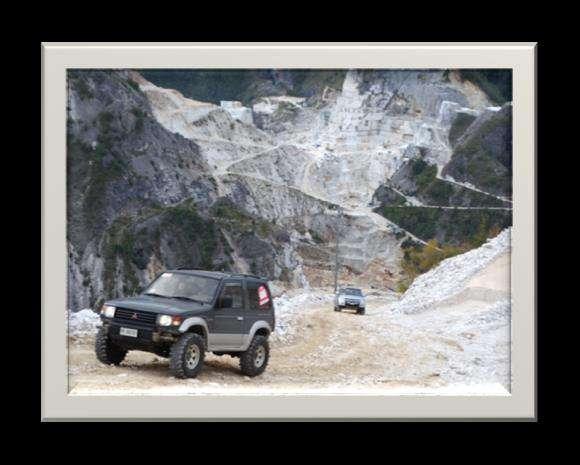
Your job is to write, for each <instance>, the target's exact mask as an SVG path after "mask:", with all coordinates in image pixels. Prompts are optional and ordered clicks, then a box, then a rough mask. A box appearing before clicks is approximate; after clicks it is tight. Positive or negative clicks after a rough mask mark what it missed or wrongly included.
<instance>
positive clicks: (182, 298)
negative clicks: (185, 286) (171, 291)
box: [171, 295, 205, 304]
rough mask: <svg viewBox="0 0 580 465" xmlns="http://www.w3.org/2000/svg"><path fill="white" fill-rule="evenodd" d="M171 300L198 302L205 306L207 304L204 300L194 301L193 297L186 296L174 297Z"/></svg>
mask: <svg viewBox="0 0 580 465" xmlns="http://www.w3.org/2000/svg"><path fill="white" fill-rule="evenodd" d="M171 298H172V299H179V300H189V301H191V302H197V303H199V304H205V302H204V301H203V300H199V299H192V298H191V297H186V296H184V295H172V296H171Z"/></svg>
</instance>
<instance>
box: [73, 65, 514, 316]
mask: <svg viewBox="0 0 580 465" xmlns="http://www.w3.org/2000/svg"><path fill="white" fill-rule="evenodd" d="M301 73H302V74H301ZM178 77H179V82H181V83H182V85H183V83H184V82H185V81H184V77H183V76H182V75H179V76H178ZM197 78H199V76H198V77H197ZM197 78H196V79H197ZM250 81H251V82H250ZM250 81H248V82H249V84H248V86H247V87H246V88H244V89H243V92H244V95H245V98H244V105H242V104H237V103H235V102H222V104H221V105H218V104H217V103H218V102H219V101H220V100H225V99H219V98H213V97H212V101H213V102H215V103H209V102H202V101H196V100H192V99H189V98H186V97H184V96H183V95H182V94H181V93H180V92H178V91H176V90H174V89H167V88H163V87H159V86H157V85H154V84H152V83H151V82H150V81H148V80H146V79H145V78H144V77H143V76H142V75H140V74H138V73H136V72H131V71H76V72H71V73H70V74H69V79H68V83H69V109H68V121H69V123H68V172H69V176H68V179H69V181H68V182H69V184H68V186H67V187H68V201H69V211H68V215H69V216H68V225H69V228H68V243H69V296H70V297H69V305H70V308H72V309H79V308H83V307H87V306H94V305H98V303H99V300H100V299H102V298H109V297H112V296H116V295H120V294H128V293H131V292H134V291H135V290H136V289H138V288H139V287H141V286H143V285H144V284H146V283H147V281H148V280H150V279H151V277H152V276H154V275H155V274H156V273H157V272H158V271H160V270H162V269H163V268H167V267H174V266H179V265H184V266H201V267H205V268H213V269H232V270H238V271H242V272H255V273H259V274H265V275H267V276H268V277H269V278H270V279H272V280H275V281H280V283H285V284H286V285H293V286H306V285H308V284H309V283H310V284H312V285H318V284H324V283H327V282H329V281H330V280H331V279H332V273H333V270H332V267H333V263H334V256H335V251H336V249H335V248H336V242H337V240H338V244H339V251H340V253H339V255H340V259H341V263H342V268H341V269H342V272H343V274H344V279H347V280H349V281H351V282H353V283H356V282H357V280H358V281H364V282H365V283H370V284H373V285H376V286H388V285H390V284H392V281H393V280H394V279H395V278H396V276H397V274H398V272H399V261H400V258H401V254H402V249H401V244H402V242H403V241H405V240H406V239H407V238H412V239H413V240H415V241H417V242H421V240H422V239H429V238H427V237H425V238H421V237H417V236H416V235H415V234H414V233H413V231H411V230H408V231H405V230H404V229H403V228H402V227H401V224H402V223H405V224H412V222H409V221H407V219H405V218H403V219H401V218H400V215H399V216H396V215H395V216H396V218H395V219H396V220H397V221H394V219H393V218H394V216H393V215H391V214H388V215H386V214H385V210H384V207H394V206H396V207H405V208H411V207H412V206H417V205H419V206H426V207H431V206H447V207H458V206H459V207H465V208H467V207H474V206H476V207H478V208H488V207H493V206H495V207H502V208H508V207H506V204H505V203H504V202H505V201H504V200H502V199H500V198H497V197H499V196H500V195H499V194H502V195H504V194H506V195H507V192H506V191H505V189H491V190H490V191H489V192H488V191H485V189H487V188H489V187H490V186H491V184H490V183H489V181H485V180H482V179H480V177H479V173H478V171H477V170H475V169H473V166H474V164H473V161H472V158H474V157H475V159H477V160H480V159H482V158H485V157H486V156H487V157H488V158H489V160H488V158H485V160H486V163H487V165H486V166H488V165H489V166H491V168H490V170H489V173H491V174H489V173H488V172H486V177H489V176H492V177H493V176H495V173H497V174H498V175H499V176H504V178H505V176H507V175H506V172H505V171H502V172H501V173H500V171H501V170H499V168H497V166H496V165H494V163H495V162H496V161H497V162H498V163H500V164H502V166H504V167H505V168H506V170H507V165H509V167H510V169H511V158H508V157H507V156H506V154H505V153H503V152H502V153H500V152H501V151H500V150H492V151H491V155H489V156H488V155H485V154H487V153H488V152H486V151H485V150H486V149H485V148H483V149H481V153H479V152H478V153H479V154H476V155H475V156H474V155H473V154H472V152H469V151H468V150H465V146H467V147H469V146H470V144H473V142H472V141H473V140H478V141H482V144H484V145H485V146H486V145H487V144H492V145H493V146H494V147H498V146H499V145H501V143H502V141H503V140H504V139H502V137H504V136H505V135H506V133H505V132H501V130H500V129H498V128H499V125H495V126H493V127H491V128H490V124H491V123H489V121H490V118H491V120H493V121H495V119H494V118H495V117H496V116H499V115H504V110H503V109H502V110H501V111H496V110H497V109H496V108H493V109H491V110H490V109H488V108H489V107H491V103H490V101H489V99H488V97H487V95H486V94H485V93H484V92H483V91H482V90H480V88H479V87H477V86H475V85H474V84H472V83H470V82H469V81H465V80H462V79H460V77H459V76H458V75H457V73H454V72H445V71H432V70H417V71H364V72H359V71H349V72H346V73H345V72H322V73H319V74H316V73H314V74H312V73H311V74H308V73H306V74H305V72H296V73H293V72H290V71H288V72H281V73H279V74H264V75H262V74H260V76H259V78H258V79H257V80H250ZM196 82H197V81H196ZM244 82H245V81H244ZM268 83H269V84H268ZM269 89H270V90H272V89H275V93H274V94H272V95H268V93H267V91H268V90H269ZM292 92H295V93H296V94H295V95H292ZM212 95H213V94H212ZM224 97H226V98H228V99H229V98H231V96H230V95H224ZM250 108H251V110H250ZM506 108H507V107H506ZM489 115H492V116H491V117H490V116H489ZM486 121H487V123H486ZM504 123H505V122H504ZM504 123H502V124H504ZM501 127H504V126H501ZM510 150H511V148H510ZM510 153H511V152H510ZM490 160H492V161H490ZM478 163H479V162H478ZM478 166H479V165H478ZM509 173H510V174H509V175H510V176H511V171H510V172H509ZM488 175H489V176H488ZM455 176H457V177H458V179H455ZM504 180H505V179H504ZM502 182H503V181H502ZM472 184H473V185H474V186H477V187H474V186H472ZM504 184H505V183H504ZM504 184H502V185H504ZM481 191H484V192H481ZM398 213H400V212H399V211H397V214H398ZM385 216H386V217H385ZM439 237H442V236H441V234H440V235H439Z"/></svg>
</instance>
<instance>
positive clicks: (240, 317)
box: [236, 316, 244, 321]
mask: <svg viewBox="0 0 580 465" xmlns="http://www.w3.org/2000/svg"><path fill="white" fill-rule="evenodd" d="M236 320H238V321H244V317H243V316H239V317H237V318H236Z"/></svg>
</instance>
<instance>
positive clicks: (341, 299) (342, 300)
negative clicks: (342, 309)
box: [338, 296, 344, 305]
mask: <svg viewBox="0 0 580 465" xmlns="http://www.w3.org/2000/svg"><path fill="white" fill-rule="evenodd" d="M338 305H344V297H343V296H340V297H339V298H338Z"/></svg>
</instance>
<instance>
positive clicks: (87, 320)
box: [68, 308, 102, 337]
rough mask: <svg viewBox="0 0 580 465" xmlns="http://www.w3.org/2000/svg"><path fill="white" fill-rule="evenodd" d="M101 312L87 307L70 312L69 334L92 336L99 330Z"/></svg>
mask: <svg viewBox="0 0 580 465" xmlns="http://www.w3.org/2000/svg"><path fill="white" fill-rule="evenodd" d="M101 324H102V322H101V318H100V317H99V314H98V313H96V312H94V311H93V310H92V309H90V308H85V309H84V310H81V311H79V312H69V314H68V329H69V336H77V337H82V336H90V335H93V334H95V333H96V332H97V330H98V329H99V326H101Z"/></svg>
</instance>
